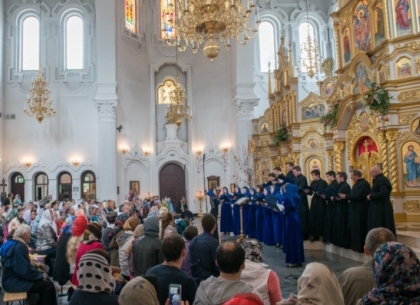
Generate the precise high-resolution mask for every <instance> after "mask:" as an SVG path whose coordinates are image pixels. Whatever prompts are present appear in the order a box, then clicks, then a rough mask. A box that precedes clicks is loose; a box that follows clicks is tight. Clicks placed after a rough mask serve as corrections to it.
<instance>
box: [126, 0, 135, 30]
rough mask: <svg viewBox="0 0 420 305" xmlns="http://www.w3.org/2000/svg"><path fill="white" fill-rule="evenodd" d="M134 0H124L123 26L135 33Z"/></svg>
mask: <svg viewBox="0 0 420 305" xmlns="http://www.w3.org/2000/svg"><path fill="white" fill-rule="evenodd" d="M136 9H137V8H136V0H125V9H124V10H125V28H126V29H127V30H128V31H130V32H132V33H136V32H137V31H136V18H137V16H136Z"/></svg>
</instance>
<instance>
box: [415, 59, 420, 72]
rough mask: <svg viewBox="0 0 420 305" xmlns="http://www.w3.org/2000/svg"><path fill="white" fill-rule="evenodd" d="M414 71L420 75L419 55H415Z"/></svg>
mask: <svg viewBox="0 0 420 305" xmlns="http://www.w3.org/2000/svg"><path fill="white" fill-rule="evenodd" d="M416 73H417V76H420V56H417V58H416Z"/></svg>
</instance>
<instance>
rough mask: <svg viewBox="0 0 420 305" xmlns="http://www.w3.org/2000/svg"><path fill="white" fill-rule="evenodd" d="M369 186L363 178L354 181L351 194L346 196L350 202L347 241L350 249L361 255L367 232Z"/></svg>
mask: <svg viewBox="0 0 420 305" xmlns="http://www.w3.org/2000/svg"><path fill="white" fill-rule="evenodd" d="M370 191H371V189H370V184H369V182H367V181H366V180H365V179H364V178H361V179H359V180H357V181H356V183H355V184H354V185H353V189H352V190H351V193H350V194H349V195H347V196H346V199H348V200H350V204H349V218H348V224H347V240H348V245H349V247H350V249H352V250H353V251H357V252H362V253H363V246H364V244H365V238H366V235H367V232H368V229H367V219H368V209H369V201H368V200H367V198H366V197H367V196H368V195H369V194H370Z"/></svg>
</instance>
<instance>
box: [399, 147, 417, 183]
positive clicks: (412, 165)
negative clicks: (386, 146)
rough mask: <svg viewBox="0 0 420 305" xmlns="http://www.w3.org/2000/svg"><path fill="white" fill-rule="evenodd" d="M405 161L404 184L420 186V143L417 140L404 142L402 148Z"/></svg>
mask: <svg viewBox="0 0 420 305" xmlns="http://www.w3.org/2000/svg"><path fill="white" fill-rule="evenodd" d="M401 156H402V159H403V162H404V166H403V173H404V185H405V186H406V187H407V188H420V179H419V174H420V145H419V143H418V142H415V141H408V142H406V143H404V145H403V146H402V148H401Z"/></svg>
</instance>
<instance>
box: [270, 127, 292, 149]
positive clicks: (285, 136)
mask: <svg viewBox="0 0 420 305" xmlns="http://www.w3.org/2000/svg"><path fill="white" fill-rule="evenodd" d="M287 140H289V131H288V130H287V128H286V125H282V126H281V128H280V129H279V130H277V132H276V134H275V135H274V138H273V142H274V144H275V145H276V146H279V144H280V142H286V141H287Z"/></svg>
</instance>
